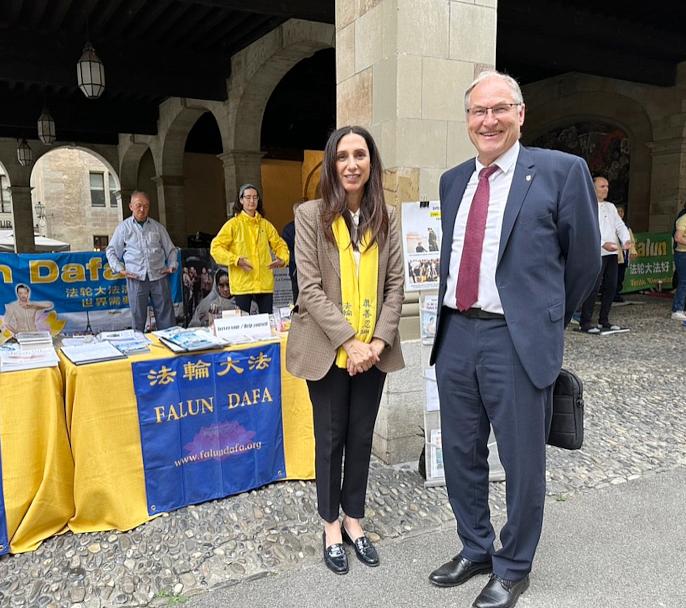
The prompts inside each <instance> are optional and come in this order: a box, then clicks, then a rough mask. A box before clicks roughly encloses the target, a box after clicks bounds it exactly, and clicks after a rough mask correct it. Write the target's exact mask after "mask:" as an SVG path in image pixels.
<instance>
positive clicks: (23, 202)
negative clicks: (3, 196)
mask: <svg viewBox="0 0 686 608" xmlns="http://www.w3.org/2000/svg"><path fill="white" fill-rule="evenodd" d="M31 190H32V188H31V186H11V187H10V192H11V193H12V223H13V225H14V251H16V252H17V253H32V252H34V251H35V250H36V241H35V239H34V237H33V230H34V227H33V208H32V207H31V204H32V202H31Z"/></svg>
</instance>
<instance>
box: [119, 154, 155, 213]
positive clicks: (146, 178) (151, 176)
mask: <svg viewBox="0 0 686 608" xmlns="http://www.w3.org/2000/svg"><path fill="white" fill-rule="evenodd" d="M156 175H157V171H156V170H155V159H154V158H153V156H152V152H151V151H150V148H148V149H147V150H146V151H145V152H144V153H143V156H141V159H140V162H139V163H138V173H137V175H136V190H142V191H143V192H145V193H146V194H147V195H148V196H149V197H150V217H152V218H154V219H156V220H158V221H159V219H160V207H159V204H158V202H157V184H156V183H155V176H156ZM129 202H130V201H125V207H124V217H129V216H130V215H131V210H130V209H129Z"/></svg>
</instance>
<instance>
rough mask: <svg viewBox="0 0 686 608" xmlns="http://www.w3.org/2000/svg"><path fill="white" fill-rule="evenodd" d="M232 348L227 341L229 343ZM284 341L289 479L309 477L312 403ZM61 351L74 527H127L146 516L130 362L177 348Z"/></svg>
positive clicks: (155, 346) (88, 529) (283, 391)
mask: <svg viewBox="0 0 686 608" xmlns="http://www.w3.org/2000/svg"><path fill="white" fill-rule="evenodd" d="M228 350H231V349H228ZM285 354H286V342H285V338H284V339H283V340H282V343H281V400H282V403H281V405H282V416H283V433H284V451H285V460H286V475H287V477H286V478H287V479H313V478H314V434H313V431H312V406H311V405H310V399H309V395H308V392H307V385H306V384H305V382H304V381H303V380H299V379H297V378H294V377H293V376H291V375H290V374H289V373H288V372H287V371H286V367H285ZM60 356H61V363H60V367H61V369H62V372H63V374H64V380H65V404H66V412H67V426H68V428H69V435H70V437H71V447H72V453H73V455H74V502H75V513H74V516H73V517H72V519H71V520H70V521H69V528H70V529H71V530H72V531H74V532H96V531H101V530H110V529H113V528H114V529H117V530H130V529H131V528H134V527H135V526H138V525H139V524H141V523H144V522H146V521H149V520H150V517H149V516H148V511H147V503H146V496H145V479H144V473H143V455H142V451H141V439H140V428H139V425H138V411H137V405H136V397H135V393H134V390H133V379H132V376H131V363H132V362H136V361H144V360H146V359H160V358H167V357H172V356H174V355H173V353H172V352H171V351H170V350H168V349H167V348H166V347H165V346H162V345H160V344H159V343H156V342H155V343H153V345H152V348H151V352H150V353H145V354H142V355H137V356H134V357H129V358H128V359H122V360H116V361H106V362H103V363H94V364H91V365H82V366H77V365H74V364H72V363H71V362H70V361H69V360H68V359H66V358H65V357H63V356H62V355H60Z"/></svg>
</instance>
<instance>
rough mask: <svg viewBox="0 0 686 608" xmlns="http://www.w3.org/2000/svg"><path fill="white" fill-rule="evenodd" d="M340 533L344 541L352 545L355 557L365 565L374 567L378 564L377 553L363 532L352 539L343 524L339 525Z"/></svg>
mask: <svg viewBox="0 0 686 608" xmlns="http://www.w3.org/2000/svg"><path fill="white" fill-rule="evenodd" d="M341 534H342V535H343V540H344V542H346V543H348V544H349V545H352V546H353V548H354V549H355V555H357V559H359V560H360V561H361V562H362V563H363V564H364V565H365V566H372V567H375V566H378V565H379V554H378V553H377V552H376V548H375V547H374V545H373V544H372V541H370V540H369V539H368V538H367V537H366V536H365V535H364V534H363V535H362V536H360V537H359V538H356V539H355V540H353V539H352V538H350V535H349V534H348V532H347V531H346V529H345V528H344V527H343V526H341Z"/></svg>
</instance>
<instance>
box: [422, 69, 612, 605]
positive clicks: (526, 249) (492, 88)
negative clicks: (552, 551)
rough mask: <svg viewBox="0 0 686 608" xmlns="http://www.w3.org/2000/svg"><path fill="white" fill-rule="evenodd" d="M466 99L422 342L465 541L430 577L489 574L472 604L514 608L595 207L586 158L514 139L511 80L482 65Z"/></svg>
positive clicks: (441, 580)
mask: <svg viewBox="0 0 686 608" xmlns="http://www.w3.org/2000/svg"><path fill="white" fill-rule="evenodd" d="M465 110H466V113H467V117H466V118H467V129H468V133H469V138H470V140H471V141H472V144H473V145H474V147H475V148H476V151H477V157H476V159H471V160H469V161H467V162H464V163H462V164H461V165H459V166H457V167H455V168H453V169H450V170H449V171H447V172H446V173H444V174H443V176H442V177H441V182H440V198H441V215H442V218H441V221H442V228H443V239H442V243H441V263H440V286H439V297H438V301H439V302H440V304H441V307H440V309H439V318H438V322H437V331H436V340H435V343H434V347H433V351H432V353H431V363H434V362H435V363H436V380H437V382H438V390H439V396H440V402H441V429H442V435H443V461H444V466H445V476H446V483H447V487H448V497H449V499H450V503H451V506H452V508H453V512H454V513H455V518H456V520H457V523H458V534H459V536H460V540H461V541H462V545H463V548H462V551H461V552H460V553H459V554H458V555H457V556H455V557H454V558H453V559H452V560H450V561H449V562H447V563H446V564H444V565H443V566H441V567H440V568H438V569H437V570H435V571H434V572H432V573H431V575H430V577H429V579H430V581H431V582H432V583H433V584H435V585H438V586H441V587H448V586H454V585H460V584H462V583H464V582H465V581H467V580H469V579H470V578H471V577H472V576H474V575H475V574H480V573H487V572H492V576H491V578H490V580H489V581H488V583H487V584H486V586H485V587H484V588H483V590H482V591H481V593H480V594H479V596H478V597H477V598H476V600H475V601H474V604H473V606H474V607H476V608H511V607H512V606H514V605H515V604H516V603H517V600H518V598H519V596H520V595H521V593H522V592H523V591H524V590H526V589H527V587H528V585H529V572H530V570H531V564H532V561H533V558H534V552H535V550H536V546H537V544H538V540H539V537H540V533H541V526H542V521H543V503H544V498H545V440H546V436H547V433H548V430H549V424H550V418H551V408H552V386H553V383H554V382H555V379H556V378H557V375H558V373H559V370H560V366H561V364H562V352H563V341H564V328H565V326H566V325H567V323H568V322H569V320H570V318H571V316H572V313H573V312H574V311H575V310H576V308H577V306H578V305H579V304H580V302H581V301H582V300H583V299H584V297H585V296H586V295H587V294H588V292H589V291H590V289H591V288H592V286H593V283H594V281H595V278H596V276H597V274H598V271H599V269H600V256H599V255H598V247H597V245H598V243H599V239H600V235H599V232H598V215H597V214H598V210H597V207H598V205H597V203H596V199H595V194H594V191H593V183H592V182H591V177H590V175H589V172H588V168H587V167H586V164H585V163H584V161H583V160H582V159H580V158H577V157H575V156H571V155H569V154H564V153H561V152H557V151H552V150H540V149H535V148H531V149H529V148H525V147H524V146H521V145H520V144H519V137H520V129H521V126H522V124H523V123H524V111H525V108H524V100H523V98H522V93H521V90H520V88H519V85H518V84H517V82H516V81H515V80H514V79H512V78H510V77H509V76H506V75H504V74H499V73H497V72H484V73H482V74H480V75H479V76H478V77H477V79H476V80H475V81H474V82H473V83H472V85H471V86H470V87H469V88H468V89H467V92H466V94H465ZM491 425H492V426H493V430H494V432H495V436H496V441H497V443H498V453H499V455H500V459H501V461H502V464H503V467H504V468H505V472H506V475H507V515H508V519H507V523H506V524H505V526H504V527H503V529H502V531H501V534H500V539H501V542H502V548H501V549H499V550H498V551H495V549H494V546H493V543H494V540H495V532H494V530H493V526H492V524H491V522H490V513H489V508H488V461H487V458H488V447H487V442H488V436H489V427H490V426H491Z"/></svg>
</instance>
